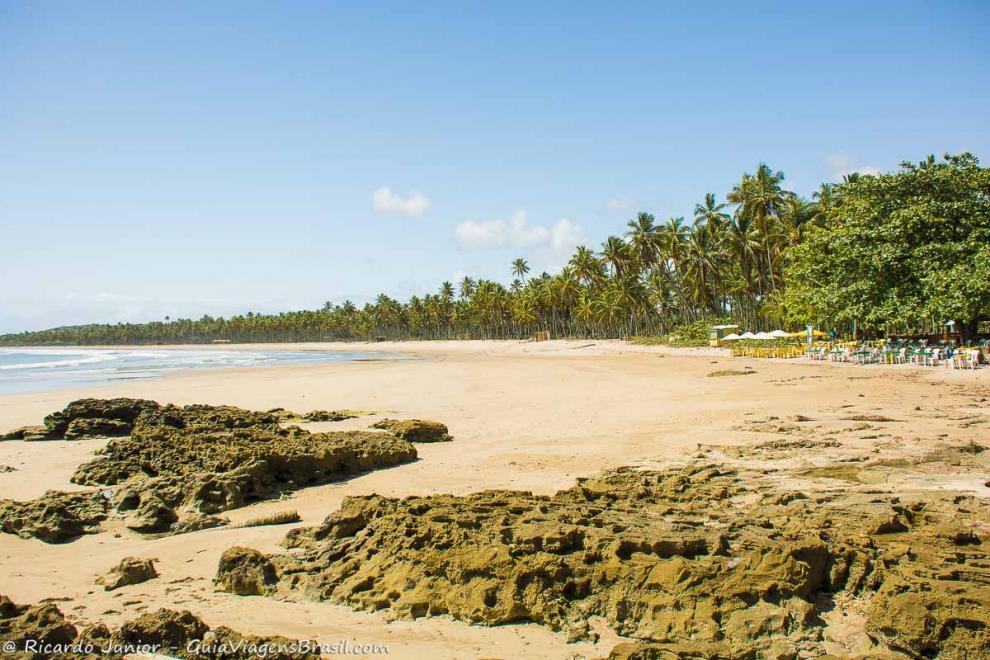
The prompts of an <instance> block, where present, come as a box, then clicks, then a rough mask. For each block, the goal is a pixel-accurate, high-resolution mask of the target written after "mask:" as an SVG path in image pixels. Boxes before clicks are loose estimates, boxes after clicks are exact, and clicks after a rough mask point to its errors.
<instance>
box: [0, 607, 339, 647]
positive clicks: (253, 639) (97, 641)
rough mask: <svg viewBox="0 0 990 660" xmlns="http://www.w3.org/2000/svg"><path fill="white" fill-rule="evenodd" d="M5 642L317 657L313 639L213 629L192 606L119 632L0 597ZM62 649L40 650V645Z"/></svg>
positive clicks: (150, 616) (153, 615)
mask: <svg viewBox="0 0 990 660" xmlns="http://www.w3.org/2000/svg"><path fill="white" fill-rule="evenodd" d="M0 642H13V643H14V645H15V648H16V650H15V651H10V650H8V649H7V648H6V647H4V657H10V658H32V659H34V658H37V659H39V660H40V659H43V658H54V657H58V658H69V659H73V660H74V659H76V658H93V657H102V658H111V659H116V658H121V657H124V655H134V654H135V653H136V652H137V651H136V650H142V651H143V652H144V653H155V654H157V655H159V656H167V657H174V658H187V659H188V660H205V659H207V658H210V659H214V658H227V659H229V660H236V659H241V658H243V659H245V660H246V659H248V658H255V659H256V658H259V657H265V658H271V659H272V660H296V659H297V658H304V659H315V658H319V657H320V656H319V653H317V652H315V651H312V650H311V649H315V648H317V646H316V643H315V642H313V641H308V642H302V643H300V642H299V641H298V640H292V639H288V638H286V637H280V636H274V637H260V636H255V635H244V634H241V633H239V632H237V631H235V630H232V629H230V628H227V627H226V626H219V627H217V628H213V629H211V628H210V627H209V626H208V625H206V624H205V623H204V622H203V621H202V620H201V619H200V618H199V617H197V616H195V615H194V614H193V613H192V612H189V611H187V610H182V611H177V610H170V609H160V610H156V611H154V612H149V613H147V614H142V615H141V616H139V617H138V618H136V619H134V620H131V621H128V622H126V623H123V624H121V626H120V627H119V628H118V629H117V630H114V631H111V630H110V629H109V628H107V626H105V625H102V624H97V625H95V626H90V627H88V628H85V629H83V630H82V631H80V630H78V629H77V628H76V626H74V625H73V624H71V623H70V622H68V621H67V620H66V618H65V616H64V615H63V614H62V612H61V611H60V610H59V609H58V607H56V606H55V605H54V604H52V603H41V604H38V605H15V604H14V603H13V602H11V601H10V599H9V598H7V597H6V596H0ZM39 648H41V649H58V650H57V651H53V650H47V651H38V650H37V649H39Z"/></svg>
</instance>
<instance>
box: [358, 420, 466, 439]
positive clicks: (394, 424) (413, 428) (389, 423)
mask: <svg viewBox="0 0 990 660" xmlns="http://www.w3.org/2000/svg"><path fill="white" fill-rule="evenodd" d="M371 428H375V429H384V430H385V431H388V432H389V433H391V434H393V435H394V436H395V437H397V438H402V439H403V440H407V441H409V442H448V441H450V440H451V437H450V435H449V433H448V431H447V425H446V424H442V423H440V422H434V421H432V420H429V419H388V418H385V419H383V420H381V421H378V422H375V423H374V424H372V425H371Z"/></svg>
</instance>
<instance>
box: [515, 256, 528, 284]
mask: <svg viewBox="0 0 990 660" xmlns="http://www.w3.org/2000/svg"><path fill="white" fill-rule="evenodd" d="M528 273H529V264H528V263H526V260H525V259H516V260H515V261H513V262H512V274H513V275H514V276H515V277H519V278H521V279H522V280H523V281H524V282H525V281H526V275H527V274H528Z"/></svg>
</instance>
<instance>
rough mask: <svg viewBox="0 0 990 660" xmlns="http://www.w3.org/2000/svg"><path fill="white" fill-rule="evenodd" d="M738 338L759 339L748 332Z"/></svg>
mask: <svg viewBox="0 0 990 660" xmlns="http://www.w3.org/2000/svg"><path fill="white" fill-rule="evenodd" d="M739 338H740V339H759V337H757V336H756V335H754V334H753V333H752V332H750V331H748V330H747V331H746V332H744V333H742V334H741V335H739Z"/></svg>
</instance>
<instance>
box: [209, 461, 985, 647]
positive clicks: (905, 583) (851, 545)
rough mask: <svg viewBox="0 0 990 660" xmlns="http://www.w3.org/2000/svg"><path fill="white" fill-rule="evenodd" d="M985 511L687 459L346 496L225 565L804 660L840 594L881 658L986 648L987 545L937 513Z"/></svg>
mask: <svg viewBox="0 0 990 660" xmlns="http://www.w3.org/2000/svg"><path fill="white" fill-rule="evenodd" d="M758 464H761V463H758ZM988 514H990V503H988V502H985V501H982V500H979V498H970V499H969V500H967V501H966V503H965V505H960V504H957V501H956V500H955V499H953V498H952V497H951V496H941V497H939V496H930V497H929V498H928V500H927V501H926V502H925V503H924V504H923V505H912V506H910V507H909V506H905V505H903V504H901V503H899V502H898V500H897V498H896V497H893V496H888V497H882V496H878V495H877V494H875V493H870V492H867V493H863V494H859V493H856V492H852V493H849V494H847V495H844V496H842V497H838V496H836V495H834V494H832V495H831V496H830V497H826V498H815V499H812V498H811V497H792V496H787V497H781V491H780V482H779V480H777V479H776V478H774V477H772V476H768V475H766V474H764V473H763V472H760V471H752V472H747V473H746V474H740V473H738V472H736V471H735V470H733V469H729V468H725V467H722V466H719V465H717V464H709V463H705V462H703V461H700V460H699V461H697V462H696V463H693V464H689V465H687V466H683V467H671V468H667V469H663V470H643V469H633V468H623V469H618V470H613V471H609V472H606V473H604V474H603V475H601V476H598V477H595V478H592V479H586V480H579V484H578V485H577V486H575V487H573V488H570V489H567V490H564V491H561V492H558V493H557V494H555V495H553V496H549V497H548V496H541V495H533V494H531V493H525V492H516V491H483V492H480V493H475V494H472V495H467V496H451V495H434V496H429V497H408V498H405V499H394V498H387V497H380V496H367V497H352V498H347V499H345V501H344V502H343V504H342V506H341V508H340V510H339V511H338V512H335V513H333V514H331V515H330V516H329V517H328V518H327V519H326V520H325V521H324V522H323V524H321V525H319V526H318V527H312V528H298V529H295V530H292V531H291V532H290V533H289V534H288V535H287V537H286V541H285V545H286V546H288V547H289V548H291V549H292V552H289V553H284V554H276V555H270V556H268V557H263V556H260V555H259V554H254V553H248V552H247V551H246V550H245V549H243V548H239V549H238V550H237V553H236V556H237V557H242V558H245V559H242V560H240V561H238V562H230V564H229V565H233V566H241V565H245V566H248V567H250V569H251V571H252V572H249V573H248V574H249V575H251V576H252V577H251V579H249V580H245V582H246V583H247V584H249V585H250V587H248V588H247V590H246V591H247V592H249V593H266V594H270V595H273V596H277V597H285V596H291V595H292V594H302V595H305V596H308V597H310V598H315V599H317V600H328V601H332V602H336V603H341V604H347V605H350V606H352V607H355V608H358V609H365V610H372V611H375V610H381V609H389V610H392V611H393V612H394V613H396V614H397V615H399V616H401V617H406V618H418V617H422V616H439V615H446V616H451V617H453V618H455V619H459V620H463V621H467V622H472V623H480V624H486V625H499V624H505V623H512V622H518V621H530V622H534V623H539V624H542V625H545V626H547V627H549V628H551V629H553V630H556V631H561V632H566V633H567V635H568V638H569V639H578V638H580V637H582V636H589V635H590V631H589V629H588V627H587V626H586V625H584V622H586V621H587V619H588V618H589V617H593V616H598V617H601V618H603V619H604V620H605V621H606V622H607V623H608V624H609V625H610V626H611V627H612V628H613V629H614V630H615V631H616V632H617V633H619V634H621V635H623V636H625V637H630V638H634V639H638V640H640V641H642V642H643V644H640V645H633V646H628V647H625V648H624V649H622V650H621V652H620V653H618V654H617V655H616V656H615V657H616V658H623V657H625V658H676V657H684V658H716V657H718V658H722V657H733V658H735V657H740V658H756V657H761V658H762V657H766V658H794V657H817V656H819V655H821V652H822V647H821V639H822V635H823V630H822V617H823V616H826V615H827V614H826V613H827V610H828V609H829V608H830V605H829V603H831V602H832V598H833V596H832V595H833V594H835V593H837V592H845V593H846V594H847V597H848V598H854V599H862V602H863V603H872V604H871V605H870V606H869V609H868V619H867V622H866V626H867V630H868V631H869V632H870V635H871V638H873V639H878V640H884V641H886V646H885V647H881V648H880V650H883V648H890V649H909V650H910V652H911V653H912V654H914V655H915V656H917V657H935V656H936V655H939V654H942V655H941V656H940V657H981V656H980V649H985V648H987V643H988V639H987V631H990V590H988V589H986V585H987V584H990V549H988V548H986V547H985V544H981V543H980V542H979V540H980V535H979V534H974V533H968V532H966V533H959V534H952V533H948V532H947V528H946V523H947V522H949V521H955V522H956V525H957V527H958V525H959V521H961V520H968V521H971V524H972V523H977V522H978V521H984V522H982V523H979V524H985V520H987V519H990V516H988ZM891 520H896V521H897V524H896V525H894V524H890V521H891ZM974 539H975V540H974ZM247 558H249V559H247ZM266 561H267V562H269V563H270V564H271V568H270V569H269V568H268V565H267V564H266V563H265V562H266ZM258 567H265V568H264V573H263V575H265V576H266V578H265V580H264V581H263V583H262V587H261V588H255V585H256V584H258V583H259V580H258V579H257V578H256V576H257V575H259V573H258V570H259V569H258ZM230 574H231V570H230V568H229V567H228V568H224V569H221V570H220V571H219V572H218V583H224V582H225V581H226V582H229V581H230ZM272 574H274V576H275V583H274V584H272V583H271V582H270V577H268V576H271V575H272ZM967 654H968V655H967ZM881 655H883V654H881Z"/></svg>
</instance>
